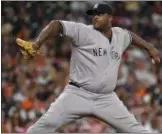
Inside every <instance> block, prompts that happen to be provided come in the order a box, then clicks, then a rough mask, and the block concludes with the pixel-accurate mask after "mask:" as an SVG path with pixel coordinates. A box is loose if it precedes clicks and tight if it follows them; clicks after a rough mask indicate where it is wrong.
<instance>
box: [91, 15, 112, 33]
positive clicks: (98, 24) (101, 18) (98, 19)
mask: <svg viewBox="0 0 162 134" xmlns="http://www.w3.org/2000/svg"><path fill="white" fill-rule="evenodd" d="M111 22H112V16H111V15H108V14H97V15H94V16H93V18H92V24H93V26H94V28H95V29H97V30H100V31H103V30H105V29H107V28H108V29H109V28H111Z"/></svg>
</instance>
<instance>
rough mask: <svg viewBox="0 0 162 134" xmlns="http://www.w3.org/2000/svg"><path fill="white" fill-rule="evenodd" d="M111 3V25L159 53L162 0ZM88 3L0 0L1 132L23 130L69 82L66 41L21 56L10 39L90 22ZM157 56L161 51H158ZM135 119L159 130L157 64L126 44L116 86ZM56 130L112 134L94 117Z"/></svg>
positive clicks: (161, 80) (161, 70)
mask: <svg viewBox="0 0 162 134" xmlns="http://www.w3.org/2000/svg"><path fill="white" fill-rule="evenodd" d="M108 3H109V4H111V5H112V6H113V7H114V9H115V10H114V15H115V16H114V18H113V25H114V26H120V27H123V28H127V29H129V30H132V31H133V32H135V33H136V34H138V35H139V36H141V37H142V38H144V39H145V40H147V41H148V42H150V43H152V44H154V46H155V47H156V48H157V49H158V50H159V51H160V54H162V2H160V1H159V2H154V3H153V4H152V5H149V4H148V3H147V2H144V1H143V2H142V1H141V2H127V1H125V2H119V1H118V2H108ZM93 4H95V1H93V2H90V1H89V2H88V1H87V2H86V1H85V2H77V1H72V2H68V1H66V2H65V1H64V2H63V1H59V2H56V1H55V2H54V1H50V2H38V1H37V2H34V1H26V2H22V1H18V2H10V1H5V2H4V1H2V6H1V8H2V10H1V23H2V25H1V32H2V33H1V34H2V36H1V39H2V40H1V65H2V66H1V69H2V71H1V85H2V86H1V87H2V88H1V95H2V96H1V98H2V99H1V100H2V101H1V108H2V110H1V113H2V114H1V130H2V132H3V133H23V132H25V131H26V129H27V128H28V127H29V126H30V125H32V124H33V123H34V122H35V121H37V120H38V119H39V118H40V117H41V116H42V114H44V113H45V112H46V110H47V109H48V108H49V106H50V103H52V102H53V101H54V100H55V99H56V98H57V97H58V96H59V95H60V93H61V92H62V91H63V89H64V86H65V85H66V84H67V82H68V74H69V61H70V54H71V44H70V42H69V41H68V40H67V39H66V38H62V37H58V39H57V40H55V41H49V42H48V43H47V44H46V45H44V46H42V48H41V51H42V52H43V55H42V56H38V57H36V59H35V60H33V61H26V60H24V59H23V57H22V55H21V53H20V52H19V48H18V47H17V46H16V44H15V37H19V38H22V39H25V40H32V39H34V38H35V37H36V36H37V35H38V34H39V32H40V31H41V30H42V28H44V27H45V26H46V25H47V24H48V23H49V22H50V21H51V20H53V19H54V20H70V21H76V22H82V23H85V24H90V23H91V18H90V17H88V16H87V15H86V14H85V11H86V9H88V8H90V7H92V6H93ZM161 57H162V55H161ZM115 91H116V93H117V94H118V96H119V98H120V99H121V100H122V101H123V102H124V104H125V105H126V106H127V107H128V109H129V110H130V111H131V112H132V113H134V115H135V117H136V119H137V120H138V121H139V122H140V123H141V124H143V125H144V127H145V128H147V129H148V130H149V131H150V132H155V133H156V132H162V65H160V66H158V67H157V66H155V65H153V64H151V60H150V58H149V57H148V55H147V52H146V51H144V50H140V49H138V48H135V47H131V46H130V47H129V48H128V49H127V50H126V51H125V53H124V54H123V58H122V63H121V66H120V69H119V76H118V82H117V86H116V89H115ZM57 131H58V132H71V133H72V132H90V133H100V132H116V130H115V129H113V128H112V127H111V126H109V125H107V124H105V123H104V122H101V121H99V120H97V119H94V118H82V119H80V120H77V121H75V122H72V123H70V124H67V125H65V126H62V127H61V128H59V129H58V130H57Z"/></svg>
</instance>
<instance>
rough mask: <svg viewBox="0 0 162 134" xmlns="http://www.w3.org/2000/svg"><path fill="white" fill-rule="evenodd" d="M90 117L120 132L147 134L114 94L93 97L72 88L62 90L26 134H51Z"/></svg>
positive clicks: (83, 91)
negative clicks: (70, 123) (71, 123)
mask: <svg viewBox="0 0 162 134" xmlns="http://www.w3.org/2000/svg"><path fill="white" fill-rule="evenodd" d="M91 115H93V116H95V117H96V118H98V119H100V120H102V121H104V122H106V123H107V124H109V125H111V126H113V127H114V128H115V129H117V130H118V131H119V132H135V133H148V131H147V130H145V129H144V127H143V126H142V125H141V124H139V123H138V122H137V121H136V119H135V117H134V115H133V114H131V113H129V112H128V110H127V108H126V107H125V106H124V104H123V102H122V101H120V100H119V98H118V96H117V95H116V93H115V92H112V93H109V94H96V93H92V92H88V91H86V90H84V89H82V88H77V87H75V86H72V85H68V87H67V88H65V90H64V91H63V93H61V95H60V96H59V97H58V99H57V100H56V101H55V102H53V103H52V104H51V106H50V108H49V109H48V111H47V112H46V113H45V114H44V115H43V116H42V117H41V118H40V119H39V120H38V121H37V122H36V123H35V124H34V125H32V126H31V127H29V129H28V130H27V133H52V132H54V131H55V130H56V129H58V128H59V127H61V126H62V125H65V124H67V123H69V122H71V121H74V120H76V119H79V118H81V117H85V116H91Z"/></svg>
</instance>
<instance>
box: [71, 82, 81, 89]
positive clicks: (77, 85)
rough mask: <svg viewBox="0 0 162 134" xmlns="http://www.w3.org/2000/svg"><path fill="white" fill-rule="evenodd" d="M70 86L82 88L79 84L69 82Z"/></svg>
mask: <svg viewBox="0 0 162 134" xmlns="http://www.w3.org/2000/svg"><path fill="white" fill-rule="evenodd" d="M69 84H70V85H73V86H76V87H78V88H80V86H79V84H78V83H77V82H69Z"/></svg>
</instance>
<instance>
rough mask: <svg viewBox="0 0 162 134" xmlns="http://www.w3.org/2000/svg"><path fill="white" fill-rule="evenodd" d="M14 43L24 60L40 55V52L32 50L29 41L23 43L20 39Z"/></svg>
mask: <svg viewBox="0 0 162 134" xmlns="http://www.w3.org/2000/svg"><path fill="white" fill-rule="evenodd" d="M16 43H17V44H18V46H19V47H20V48H21V50H20V51H21V53H22V55H23V57H24V59H28V60H30V59H33V58H34V57H35V56H37V55H40V54H41V53H40V50H39V49H38V50H35V49H34V48H33V44H32V42H29V41H24V40H22V39H20V38H17V39H16Z"/></svg>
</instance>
